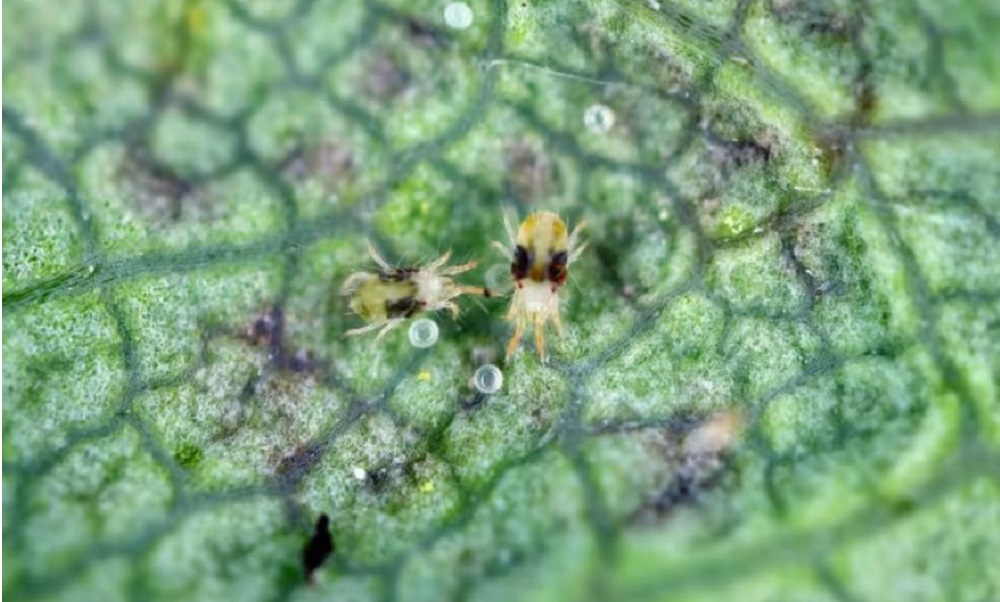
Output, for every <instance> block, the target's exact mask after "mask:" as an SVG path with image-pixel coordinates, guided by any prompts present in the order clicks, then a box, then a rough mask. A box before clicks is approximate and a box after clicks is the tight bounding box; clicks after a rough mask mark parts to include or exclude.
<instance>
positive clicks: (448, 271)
mask: <svg viewBox="0 0 1000 602" xmlns="http://www.w3.org/2000/svg"><path fill="white" fill-rule="evenodd" d="M368 253H369V254H370V255H371V257H372V259H373V260H374V261H375V263H376V264H377V265H378V268H379V269H378V272H377V273H372V272H354V273H353V274H351V275H350V276H348V277H347V280H345V281H344V284H343V285H342V286H341V287H340V291H341V294H344V295H350V297H351V301H350V306H351V311H353V312H354V313H355V314H357V316H358V317H360V318H361V319H362V320H364V321H365V322H368V324H367V325H366V326H362V327H360V328H354V329H351V330H348V331H347V334H348V336H356V335H361V334H365V333H367V332H369V331H372V330H379V329H380V330H379V333H378V335H377V336H376V337H375V340H376V341H378V340H380V339H381V338H382V337H384V336H385V335H386V334H388V333H389V332H390V331H391V330H393V329H394V328H397V327H399V326H400V325H401V324H402V323H403V322H405V321H406V320H407V319H409V318H412V317H413V316H415V315H417V314H420V313H424V312H433V311H438V310H441V309H447V310H448V311H449V312H451V316H452V318H457V317H458V314H459V309H458V305H456V304H455V302H454V301H452V299H454V298H456V297H458V296H460V295H483V296H486V297H489V296H490V291H489V289H486V288H483V287H477V286H464V285H461V284H457V283H456V282H455V281H454V280H452V276H455V275H456V274H461V273H463V272H468V271H469V270H471V269H473V268H475V267H476V262H475V261H470V262H468V263H463V264H461V265H454V266H447V265H445V264H447V263H448V259H450V258H451V251H445V252H444V254H443V255H441V256H440V257H438V258H437V259H435V260H434V261H432V262H430V263H428V264H427V265H425V266H419V267H394V266H391V265H389V263H388V262H387V261H386V260H385V259H384V258H383V257H382V255H380V254H379V252H378V250H376V249H375V247H374V245H372V243H371V242H370V241H369V242H368Z"/></svg>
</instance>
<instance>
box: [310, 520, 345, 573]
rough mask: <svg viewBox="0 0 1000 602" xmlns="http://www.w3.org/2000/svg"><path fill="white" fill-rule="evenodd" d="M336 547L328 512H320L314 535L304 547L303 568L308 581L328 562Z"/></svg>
mask: <svg viewBox="0 0 1000 602" xmlns="http://www.w3.org/2000/svg"><path fill="white" fill-rule="evenodd" d="M336 549H337V548H336V546H335V544H334V542H333V535H331V534H330V517H328V516H327V515H326V514H320V515H319V519H318V520H317V521H316V526H315V528H314V529H313V534H312V537H310V538H309V541H307V542H306V545H305V547H304V548H302V568H303V570H305V573H306V582H307V583H312V582H313V573H315V572H316V569H318V568H319V567H321V566H322V565H323V563H324V562H326V559H327V558H328V557H329V556H330V554H332V553H333V552H334V551H336Z"/></svg>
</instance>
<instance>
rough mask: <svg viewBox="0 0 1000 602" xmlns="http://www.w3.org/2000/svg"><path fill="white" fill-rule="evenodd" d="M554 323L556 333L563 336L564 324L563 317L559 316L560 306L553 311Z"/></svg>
mask: <svg viewBox="0 0 1000 602" xmlns="http://www.w3.org/2000/svg"><path fill="white" fill-rule="evenodd" d="M552 323H553V324H554V325H555V327H556V333H557V334H558V335H559V336H562V335H563V325H562V318H561V317H559V308H558V307H556V308H555V310H554V311H553V312H552Z"/></svg>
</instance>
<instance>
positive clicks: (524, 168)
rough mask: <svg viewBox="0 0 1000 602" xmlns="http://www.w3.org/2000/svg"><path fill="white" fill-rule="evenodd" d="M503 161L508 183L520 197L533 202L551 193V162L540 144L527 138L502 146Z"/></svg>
mask: <svg viewBox="0 0 1000 602" xmlns="http://www.w3.org/2000/svg"><path fill="white" fill-rule="evenodd" d="M504 163H505V165H506V168H507V173H508V174H510V185H511V188H513V190H514V193H515V194H516V195H517V196H518V197H520V198H521V199H523V200H525V201H528V202H533V201H537V200H539V199H541V198H544V197H546V196H548V195H549V194H551V192H552V190H553V188H554V177H553V169H552V163H551V162H550V161H549V159H548V157H546V156H545V154H544V153H543V151H542V149H541V148H540V145H539V144H537V143H534V142H531V141H527V140H520V141H517V142H514V143H511V144H508V145H507V146H506V148H504Z"/></svg>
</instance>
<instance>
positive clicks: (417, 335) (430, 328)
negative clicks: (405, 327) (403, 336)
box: [410, 318, 438, 349]
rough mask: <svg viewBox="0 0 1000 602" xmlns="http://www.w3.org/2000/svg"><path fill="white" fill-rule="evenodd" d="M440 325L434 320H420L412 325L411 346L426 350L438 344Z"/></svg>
mask: <svg viewBox="0 0 1000 602" xmlns="http://www.w3.org/2000/svg"><path fill="white" fill-rule="evenodd" d="M437 340H438V325H437V322H435V321H434V320H429V319H427V318H420V319H419V320H414V322H413V323H412V324H410V344H411V345H413V346H414V347H417V348H419V349H425V348H427V347H430V346H432V345H433V344H434V343H437Z"/></svg>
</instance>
